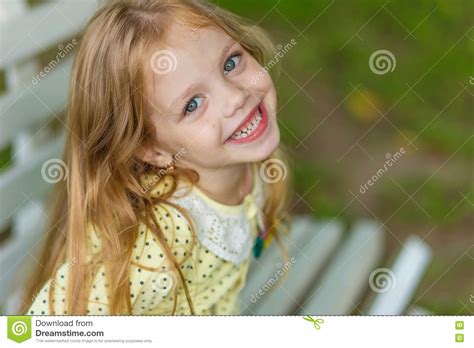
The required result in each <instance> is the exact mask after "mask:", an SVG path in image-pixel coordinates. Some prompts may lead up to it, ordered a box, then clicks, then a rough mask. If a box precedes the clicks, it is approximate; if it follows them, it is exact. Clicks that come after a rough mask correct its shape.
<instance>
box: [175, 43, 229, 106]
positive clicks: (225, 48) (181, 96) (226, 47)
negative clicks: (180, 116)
mask: <svg viewBox="0 0 474 348" xmlns="http://www.w3.org/2000/svg"><path fill="white" fill-rule="evenodd" d="M236 43H237V41H235V40H234V39H231V40H229V41H228V42H227V44H226V45H225V46H224V48H223V49H222V53H221V54H220V56H219V61H218V63H217V64H221V62H222V61H223V60H224V58H225V57H226V54H227V52H228V51H229V49H230V48H231V47H232V46H234V45H235V44H236ZM199 84H200V83H199V82H197V83H193V84H191V85H190V86H189V87H188V88H186V90H185V91H184V92H183V93H182V94H181V95H180V96H179V97H178V98H176V99H175V101H174V102H173V103H172V104H171V107H174V106H177V105H178V103H180V102H181V101H183V100H184V99H185V98H186V96H187V95H189V94H190V93H191V92H192V91H193V90H195V89H196V88H197V87H198V86H199Z"/></svg>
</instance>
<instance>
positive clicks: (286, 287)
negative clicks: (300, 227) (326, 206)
mask: <svg viewBox="0 0 474 348" xmlns="http://www.w3.org/2000/svg"><path fill="white" fill-rule="evenodd" d="M343 228H344V227H343V224H342V223H340V222H339V221H334V222H327V223H326V222H323V221H322V222H318V223H317V222H315V221H312V224H311V226H310V229H309V230H308V232H307V233H308V235H310V236H313V237H314V238H310V240H306V241H305V243H304V244H303V245H299V246H298V247H299V248H300V250H301V252H300V251H297V250H295V248H293V250H292V251H293V252H294V254H290V258H291V257H294V260H295V262H294V263H293V265H292V266H291V267H290V268H289V271H288V278H287V279H286V281H285V282H284V283H282V285H281V286H279V287H276V288H275V289H273V290H270V291H269V292H268V293H266V294H264V296H263V297H262V300H261V301H260V302H257V303H256V306H257V307H256V310H255V311H254V312H255V314H258V315H290V314H293V313H295V312H296V311H297V310H298V309H299V307H300V306H301V305H302V304H303V302H304V301H303V299H304V296H305V294H306V293H308V292H309V291H311V290H312V288H314V286H315V282H314V280H315V278H317V275H318V274H319V273H320V272H321V270H322V267H323V266H324V264H325V263H326V261H327V260H328V259H329V258H330V256H331V255H332V254H333V253H334V250H336V248H337V246H338V245H339V243H340V241H341V238H342V236H343Z"/></svg>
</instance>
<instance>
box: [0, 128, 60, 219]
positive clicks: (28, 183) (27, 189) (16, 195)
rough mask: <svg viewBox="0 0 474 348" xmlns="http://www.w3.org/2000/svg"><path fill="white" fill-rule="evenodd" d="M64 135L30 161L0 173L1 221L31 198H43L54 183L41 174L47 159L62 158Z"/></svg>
mask: <svg viewBox="0 0 474 348" xmlns="http://www.w3.org/2000/svg"><path fill="white" fill-rule="evenodd" d="M63 145H64V137H58V138H57V139H55V140H54V141H52V142H51V143H49V144H48V145H46V146H44V147H43V148H42V150H41V151H38V152H37V154H36V157H35V158H34V159H31V161H29V162H25V163H22V164H21V165H16V166H13V167H11V168H8V170H6V171H5V172H4V173H2V174H0V192H1V193H2V194H1V195H0V221H6V220H7V219H9V218H11V217H12V214H14V213H15V212H16V211H17V210H18V209H19V208H20V207H21V206H23V205H24V204H27V203H28V202H29V200H35V199H42V198H43V197H44V196H45V195H46V193H47V192H49V190H51V189H52V187H53V185H52V184H50V183H48V182H46V181H45V180H44V179H43V176H42V174H41V168H42V166H43V164H44V163H45V161H47V160H49V159H52V158H62V157H61V154H62V150H63Z"/></svg>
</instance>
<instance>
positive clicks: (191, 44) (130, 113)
mask: <svg viewBox="0 0 474 348" xmlns="http://www.w3.org/2000/svg"><path fill="white" fill-rule="evenodd" d="M274 53H275V52H274V49H273V46H272V44H271V41H270V40H269V38H268V37H267V36H266V35H265V34H264V32H263V31H262V30H261V29H259V28H258V27H256V26H252V25H250V24H249V23H248V22H246V21H244V20H243V19H241V18H239V17H237V16H236V15H233V14H231V13H229V12H227V11H224V10H223V9H221V8H218V7H216V6H215V5H212V4H208V3H206V2H202V1H191V0H187V1H185V0H180V1H178V0H175V1H169V0H168V1H147V0H143V1H142V0H134V1H111V2H108V3H106V4H105V5H104V6H103V7H102V8H101V9H99V10H98V11H97V13H96V14H95V15H94V16H93V17H92V18H91V19H90V21H89V23H88V25H87V27H86V30H85V32H84V35H83V38H82V42H81V44H80V47H79V50H78V52H77V56H76V60H75V64H74V68H73V73H72V79H71V84H70V92H69V105H68V127H67V129H68V136H67V142H66V147H65V155H64V161H65V163H67V165H68V169H69V176H68V180H67V181H61V183H60V184H59V186H57V187H56V191H55V197H54V206H53V214H52V215H51V216H50V223H49V226H48V234H47V237H46V238H47V239H46V247H45V249H44V252H43V254H42V256H41V258H40V265H39V266H38V269H37V270H36V271H35V272H34V273H33V277H32V283H31V286H30V288H29V289H28V290H27V292H26V295H25V299H24V303H23V305H24V307H23V311H24V312H25V313H26V314H32V315H40V314H50V315H57V314H74V315H84V314H133V315H147V314H237V313H239V311H240V308H239V303H238V294H239V291H240V290H241V289H242V288H243V286H244V285H245V279H246V273H247V269H248V265H249V259H250V253H251V250H252V248H253V252H254V255H255V256H257V257H258V255H259V254H260V253H261V251H262V247H263V245H265V246H266V245H268V242H269V241H270V239H271V237H275V239H276V240H277V241H279V239H278V234H277V232H282V231H283V232H284V231H285V226H286V225H287V223H286V222H287V221H286V219H284V218H285V215H286V205H287V192H288V190H287V182H288V180H289V179H288V176H286V175H283V178H277V180H275V178H274V177H269V175H270V176H271V175H274V174H275V172H274V170H275V169H277V170H280V171H282V170H286V166H285V164H284V162H283V161H282V159H281V156H282V154H283V152H282V151H281V149H279V142H280V133H279V129H278V123H277V119H276V104H277V96H276V92H275V88H274V85H273V82H272V79H271V78H270V76H269V75H268V74H267V73H264V74H262V66H264V65H265V63H266V60H267V59H268V58H269V57H270V56H271V55H273V54H274ZM265 72H266V71H265ZM275 166H277V167H276V168H275ZM278 179H280V180H278ZM282 222H284V223H282ZM280 244H281V243H280Z"/></svg>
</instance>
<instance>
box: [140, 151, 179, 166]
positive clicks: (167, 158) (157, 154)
mask: <svg viewBox="0 0 474 348" xmlns="http://www.w3.org/2000/svg"><path fill="white" fill-rule="evenodd" d="M137 156H138V158H140V159H141V160H142V161H144V162H147V163H150V164H152V165H154V166H155V167H160V168H166V167H167V166H169V165H170V164H171V163H172V161H173V156H172V154H171V153H169V152H167V151H164V150H161V149H158V148H150V149H141V150H140V152H139V153H138V154H137Z"/></svg>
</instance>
